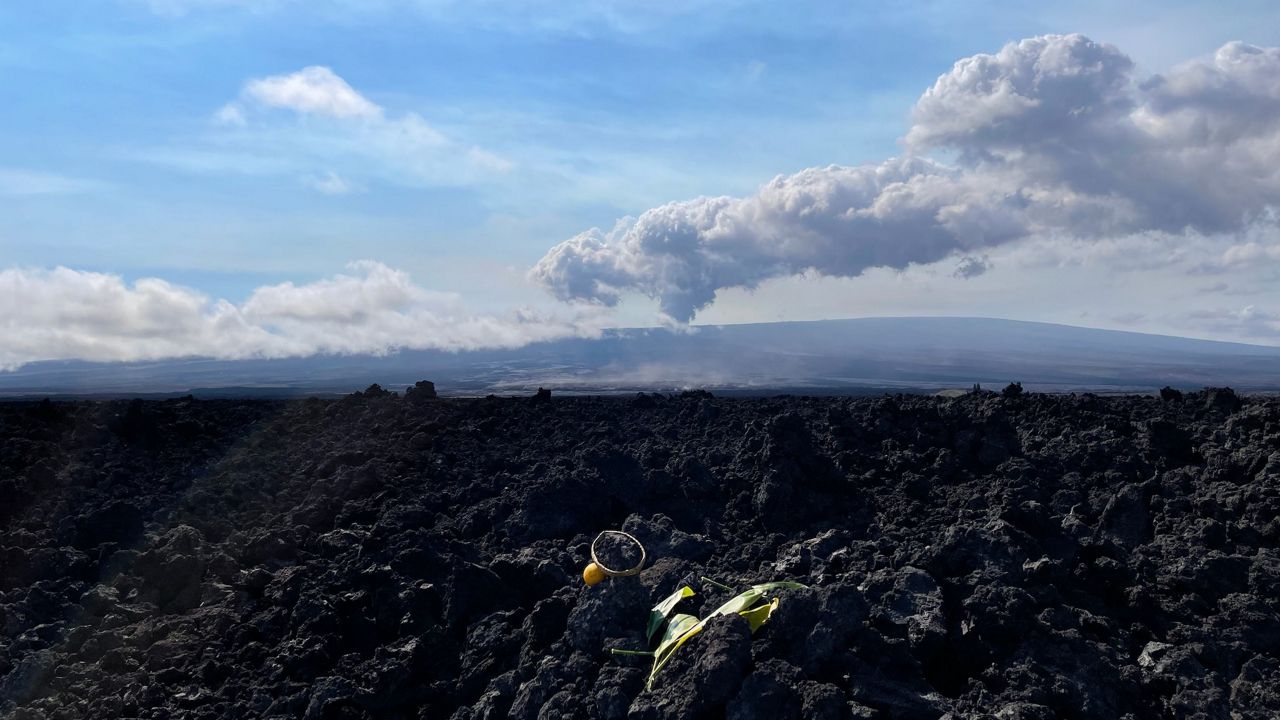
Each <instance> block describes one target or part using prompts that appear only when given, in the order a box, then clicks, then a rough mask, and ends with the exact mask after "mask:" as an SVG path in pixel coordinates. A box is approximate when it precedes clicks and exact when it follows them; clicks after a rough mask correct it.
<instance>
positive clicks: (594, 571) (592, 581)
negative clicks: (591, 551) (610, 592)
mask: <svg viewBox="0 0 1280 720" xmlns="http://www.w3.org/2000/svg"><path fill="white" fill-rule="evenodd" d="M603 579H604V570H601V569H600V566H599V565H597V564H595V563H593V562H592V563H587V566H586V567H585V568H583V570H582V582H584V583H586V584H588V585H596V584H598V583H599V582H600V581H601V580H603Z"/></svg>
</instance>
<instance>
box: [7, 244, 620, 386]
mask: <svg viewBox="0 0 1280 720" xmlns="http://www.w3.org/2000/svg"><path fill="white" fill-rule="evenodd" d="M350 270H351V271H352V272H351V273H350V274H341V275H336V276H334V277H332V278H328V279H325V280H320V281H317V282H313V283H308V284H303V285H295V284H293V283H282V284H279V285H270V286H264V287H260V288H258V289H257V290H255V291H254V292H253V294H252V295H251V296H250V297H249V299H248V300H247V301H245V302H244V303H242V304H239V305H236V304H233V303H230V302H228V301H226V300H211V299H210V298H209V297H207V296H205V295H203V294H201V293H199V292H196V291H194V290H191V289H189V288H184V287H180V286H178V285H174V284H172V283H169V282H166V281H164V280H161V279H158V278H144V279H140V280H137V281H136V282H134V283H132V284H128V283H126V282H124V281H123V280H122V279H121V278H120V277H119V276H116V275H108V274H102V273H95V272H85V271H80V270H72V269H68V268H65V267H59V268H55V269H53V270H31V269H21V268H9V269H5V270H0V327H4V328H5V342H4V343H3V344H0V369H13V368H16V367H19V366H21V365H23V364H25V363H29V362H34V361H38V360H58V359H81V360H95V361H129V360H152V359H160V358H180V357H212V358H228V359H237V358H275V357H288V356H303V355H311V354H315V353H373V354H383V353H388V352H392V351H395V350H397V349H401V348H413V349H426V348H431V349H443V350H463V349H473V348H484V347H517V346H520V345H524V344H527V343H529V342H534V341H538V340H549V339H553V338H558V337H566V336H571V335H579V334H582V335H591V334H594V333H596V332H598V323H596V322H595V321H594V320H593V319H592V318H591V317H590V316H582V315H578V316H575V317H568V318H566V317H553V316H549V315H540V314H536V313H532V312H530V311H517V312H513V313H509V314H507V315H490V314H481V313H475V312H471V311H469V310H468V309H467V308H466V307H465V306H464V305H463V304H462V303H461V301H460V300H459V299H458V297H457V296H455V295H452V294H447V293H439V292H432V291H430V290H427V289H425V288H423V287H422V286H420V285H417V284H415V283H414V282H412V281H411V279H410V278H409V276H408V274H406V273H404V272H402V271H399V270H395V269H393V268H390V267H388V266H386V265H383V264H381V263H377V262H372V261H361V262H357V263H353V264H352V265H351V266H350Z"/></svg>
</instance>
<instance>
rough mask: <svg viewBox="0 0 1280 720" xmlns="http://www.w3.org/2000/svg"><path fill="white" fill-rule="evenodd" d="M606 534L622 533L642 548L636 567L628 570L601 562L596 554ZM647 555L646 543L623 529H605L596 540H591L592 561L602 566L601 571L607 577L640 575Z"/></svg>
mask: <svg viewBox="0 0 1280 720" xmlns="http://www.w3.org/2000/svg"><path fill="white" fill-rule="evenodd" d="M605 535H620V536H622V537H624V538H626V539H628V540H630V541H631V542H633V543H635V544H636V547H638V548H640V562H638V563H636V566H635V567H633V568H630V569H628V570H614V569H612V568H609V567H606V566H605V564H604V563H602V562H600V558H599V557H598V556H597V555H596V544H597V543H599V542H600V540H601V538H603V537H604V536H605ZM645 557H646V555H645V552H644V545H642V544H641V543H640V541H639V540H637V539H636V538H635V536H634V535H629V534H627V533H624V532H622V531H621V530H605V531H604V532H601V533H600V534H599V535H597V536H596V539H595V540H592V541H591V562H593V563H595V564H596V567H598V568H600V572H602V573H604V574H605V576H606V577H630V576H632V575H639V574H640V571H641V570H643V569H644V560H645Z"/></svg>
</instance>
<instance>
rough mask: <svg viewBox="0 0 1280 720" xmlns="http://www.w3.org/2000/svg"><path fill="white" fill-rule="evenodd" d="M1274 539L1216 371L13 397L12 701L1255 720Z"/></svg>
mask: <svg viewBox="0 0 1280 720" xmlns="http://www.w3.org/2000/svg"><path fill="white" fill-rule="evenodd" d="M606 529H623V530H626V531H627V532H630V533H631V534H633V535H635V536H636V537H638V538H640V540H641V541H642V542H643V543H644V545H645V547H646V548H647V550H648V554H649V563H648V565H647V567H646V569H645V570H644V571H643V572H642V573H641V574H639V575H638V576H636V577H630V578H615V579H609V580H606V581H604V582H602V583H601V584H599V585H596V586H594V587H587V586H586V585H584V583H583V581H582V578H581V573H582V571H583V568H584V566H585V565H586V563H587V562H588V560H589V557H590V553H589V545H590V543H591V540H592V539H593V538H594V537H595V536H596V534H597V533H598V532H599V531H601V530H606ZM1278 543H1280V400H1277V399H1266V398H1251V397H1238V396H1237V395H1236V394H1234V393H1232V392H1230V391H1229V390H1206V391H1204V392H1197V393H1187V394H1185V395H1179V394H1178V393H1175V392H1168V393H1166V394H1165V396H1164V397H1154V396H1152V397H1139V396H1133V397H1096V396H1092V395H1037V394H1020V393H1017V392H1013V391H1011V392H1009V393H1007V394H1006V395H1001V394H996V393H980V394H970V395H965V396H962V397H956V398H940V397H924V396H883V397H871V398H867V397H863V398H804V397H769V398H734V399H728V398H717V397H712V396H711V395H709V394H707V393H704V392H687V393H683V394H680V395H648V394H642V395H638V396H633V397H561V396H558V395H557V396H555V397H549V396H546V395H540V396H538V397H521V398H493V397H490V398H475V399H438V398H435V397H434V392H433V391H431V390H430V388H429V387H428V386H426V385H420V386H419V387H416V388H412V389H410V390H409V391H407V392H406V393H404V394H403V395H400V394H395V393H388V392H385V391H383V390H381V389H380V388H377V387H376V386H375V387H373V388H370V389H369V390H367V391H365V392H363V393H356V394H354V395H351V396H348V397H345V398H342V399H333V400H321V399H308V400H296V401H267V400H195V399H192V398H182V399H173V400H163V401H139V400H134V401H110V402H68V403H50V402H47V401H46V402H10V403H3V404H0V717H4V718H14V719H18V720H26V719H31V718H77V719H79V718H92V719H97V718H156V719H161V718H163V719H168V718H234V719H237V720H238V719H241V718H307V719H309V720H316V719H320V718H350V719H356V718H406V719H413V718H432V719H434V718H440V719H442V720H482V719H490V720H491V719H496V718H506V717H511V718H528V719H533V718H546V719H551V718H602V719H603V718H654V719H656V718H727V719H730V720H739V719H747V718H764V719H767V720H789V719H793V718H794V719H800V718H804V719H805V720H823V719H826V718H876V719H879V720H898V719H906V718H909V719H915V718H920V719H927V720H938V719H939V718H948V719H949V720H960V719H961V718H986V717H994V718H1001V719H1004V720H1043V719H1048V718H1130V719H1133V720H1137V719H1140V718H1214V719H1216V718H1223V719H1227V718H1230V719H1232V720H1237V719H1252V718H1276V717H1280V549H1278ZM703 577H707V578H711V579H713V580H715V581H717V582H719V583H723V584H725V585H728V586H731V587H734V588H745V587H747V586H748V585H751V584H753V583H759V582H767V581H780V580H790V581H796V582H800V583H803V584H805V585H806V586H808V588H807V589H796V590H788V591H783V592H781V594H780V595H779V598H780V600H779V605H778V608H777V610H776V611H775V612H774V613H773V615H772V617H771V618H770V619H769V621H768V622H767V623H766V624H764V625H763V626H762V627H760V628H759V630H758V631H757V632H756V633H755V634H754V635H753V634H751V632H750V630H749V628H748V624H747V622H746V620H744V619H742V618H741V617H740V616H738V615H728V616H724V617H720V618H716V619H715V620H713V621H712V622H710V623H709V624H708V626H707V628H706V630H705V631H704V632H703V633H701V634H700V635H698V636H696V637H694V638H693V639H692V640H690V641H689V642H688V643H686V644H685V645H684V646H683V647H682V648H681V649H680V650H679V651H678V652H677V654H676V655H675V659H674V660H673V661H672V662H671V663H670V664H669V665H668V666H667V667H665V668H664V669H663V670H662V671H661V672H660V673H659V674H658V675H657V677H656V681H655V682H654V684H653V687H652V689H646V687H645V684H646V679H647V677H648V673H649V660H648V658H644V657H636V656H618V655H615V654H613V653H611V649H614V648H620V649H631V650H644V649H646V648H648V647H649V643H648V642H647V641H646V637H645V626H646V621H647V619H648V615H649V610H650V608H651V607H652V606H653V605H654V604H655V603H656V602H658V601H659V600H660V599H662V598H664V597H666V596H667V595H669V594H670V593H672V592H673V591H675V590H676V589H678V588H679V587H680V586H681V585H683V584H688V585H690V586H691V587H692V588H694V590H695V591H696V592H697V594H696V595H695V596H694V597H691V598H689V599H687V600H685V601H684V604H683V605H682V606H681V608H682V609H683V611H686V612H689V613H692V614H695V615H699V616H701V615H702V614H705V613H707V612H709V611H710V610H711V609H713V608H714V607H716V606H717V605H719V604H720V603H722V602H724V601H725V600H726V599H727V598H728V597H729V596H730V593H729V592H728V591H726V590H723V589H718V588H717V587H716V586H715V585H712V584H710V583H708V582H706V581H704V580H702V579H701V578H703Z"/></svg>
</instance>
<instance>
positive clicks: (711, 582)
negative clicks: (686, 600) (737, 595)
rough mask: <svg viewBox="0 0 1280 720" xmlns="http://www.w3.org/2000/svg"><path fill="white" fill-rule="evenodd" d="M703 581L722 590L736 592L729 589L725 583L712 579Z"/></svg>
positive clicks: (705, 578)
mask: <svg viewBox="0 0 1280 720" xmlns="http://www.w3.org/2000/svg"><path fill="white" fill-rule="evenodd" d="M701 580H702V582H704V583H707V584H709V585H714V586H716V587H718V588H720V589H721V590H728V591H729V592H734V589H733V588H731V587H729V586H728V585H725V584H724V583H719V582H716V581H715V580H712V579H711V578H709V577H703V578H701Z"/></svg>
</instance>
